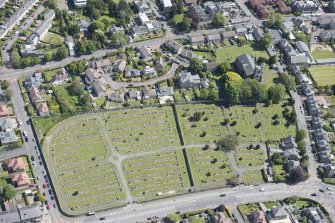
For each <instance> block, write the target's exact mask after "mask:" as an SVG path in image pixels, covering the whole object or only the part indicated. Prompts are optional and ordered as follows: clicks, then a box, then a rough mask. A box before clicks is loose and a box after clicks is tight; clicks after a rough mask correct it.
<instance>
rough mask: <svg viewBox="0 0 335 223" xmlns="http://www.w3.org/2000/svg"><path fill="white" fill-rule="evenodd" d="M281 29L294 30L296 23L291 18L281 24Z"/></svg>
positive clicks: (284, 30) (285, 30) (283, 30)
mask: <svg viewBox="0 0 335 223" xmlns="http://www.w3.org/2000/svg"><path fill="white" fill-rule="evenodd" d="M279 28H280V30H281V31H282V32H283V33H284V32H292V31H293V30H294V23H293V22H292V21H290V20H288V21H285V22H283V23H281V24H280V26H279Z"/></svg>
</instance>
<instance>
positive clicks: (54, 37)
mask: <svg viewBox="0 0 335 223" xmlns="http://www.w3.org/2000/svg"><path fill="white" fill-rule="evenodd" d="M43 42H46V43H48V44H51V45H53V46H62V45H64V37H62V36H61V35H58V34H56V33H50V32H49V33H48V34H47V35H46V36H45V38H44V39H43Z"/></svg>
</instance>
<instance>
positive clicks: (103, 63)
mask: <svg viewBox="0 0 335 223" xmlns="http://www.w3.org/2000/svg"><path fill="white" fill-rule="evenodd" d="M111 65H112V61H111V60H110V59H103V60H95V61H93V62H92V63H91V64H90V66H91V68H94V69H105V68H108V67H110V66H111Z"/></svg>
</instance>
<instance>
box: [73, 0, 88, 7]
mask: <svg viewBox="0 0 335 223" xmlns="http://www.w3.org/2000/svg"><path fill="white" fill-rule="evenodd" d="M73 4H74V6H75V7H76V8H83V7H85V6H86V5H87V0H73Z"/></svg>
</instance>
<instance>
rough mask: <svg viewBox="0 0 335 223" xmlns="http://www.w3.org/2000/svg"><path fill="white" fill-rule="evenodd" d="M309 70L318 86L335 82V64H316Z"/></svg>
mask: <svg viewBox="0 0 335 223" xmlns="http://www.w3.org/2000/svg"><path fill="white" fill-rule="evenodd" d="M308 70H309V72H310V74H311V75H312V77H313V79H314V81H315V82H316V84H317V85H318V86H327V85H332V84H335V66H322V67H319V66H318V67H316V66H314V67H310V68H308Z"/></svg>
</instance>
